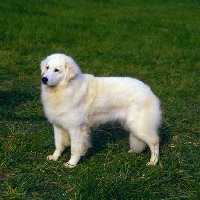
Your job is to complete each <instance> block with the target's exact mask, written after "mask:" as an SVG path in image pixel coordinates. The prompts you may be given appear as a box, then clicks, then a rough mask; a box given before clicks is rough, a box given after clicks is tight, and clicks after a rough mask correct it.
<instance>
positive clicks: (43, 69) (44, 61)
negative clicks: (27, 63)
mask: <svg viewBox="0 0 200 200" xmlns="http://www.w3.org/2000/svg"><path fill="white" fill-rule="evenodd" d="M45 65H46V58H45V59H44V60H42V61H41V63H40V69H41V76H43V75H44V72H45V67H46V66H45Z"/></svg>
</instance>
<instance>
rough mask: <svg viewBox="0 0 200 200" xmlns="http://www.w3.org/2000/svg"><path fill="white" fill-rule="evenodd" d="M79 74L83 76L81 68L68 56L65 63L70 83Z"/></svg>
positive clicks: (66, 76)
mask: <svg viewBox="0 0 200 200" xmlns="http://www.w3.org/2000/svg"><path fill="white" fill-rule="evenodd" d="M78 74H81V70H80V68H79V66H78V65H77V64H76V63H75V62H74V60H73V59H72V58H70V57H68V56H66V63H65V78H66V80H67V81H68V82H69V81H71V80H73V79H74V78H75V77H76V76H77V75H78Z"/></svg>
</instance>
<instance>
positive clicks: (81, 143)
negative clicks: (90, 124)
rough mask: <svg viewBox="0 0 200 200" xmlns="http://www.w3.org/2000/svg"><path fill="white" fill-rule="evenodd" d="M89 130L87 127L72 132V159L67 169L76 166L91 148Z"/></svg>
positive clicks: (67, 164) (66, 165)
mask: <svg viewBox="0 0 200 200" xmlns="http://www.w3.org/2000/svg"><path fill="white" fill-rule="evenodd" d="M89 132H90V131H89V129H88V128H86V127H84V128H83V127H81V128H76V129H73V130H70V136H71V158H70V160H69V161H68V162H67V163H66V164H65V167H68V168H73V167H75V166H76V164H77V163H78V161H79V160H80V158H81V156H84V155H85V153H86V152H87V150H88V148H89V147H91V144H90V135H89Z"/></svg>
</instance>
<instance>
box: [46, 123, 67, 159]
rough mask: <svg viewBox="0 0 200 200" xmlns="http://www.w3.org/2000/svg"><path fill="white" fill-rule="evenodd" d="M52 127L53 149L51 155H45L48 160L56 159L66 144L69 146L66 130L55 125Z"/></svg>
mask: <svg viewBox="0 0 200 200" xmlns="http://www.w3.org/2000/svg"><path fill="white" fill-rule="evenodd" d="M53 127H54V138H55V147H56V149H55V151H54V153H53V155H50V156H47V159H49V160H55V161H56V160H58V158H59V157H60V156H61V154H62V152H63V150H64V148H65V147H66V146H70V136H69V134H68V132H67V131H66V130H64V129H62V128H60V127H58V126H56V125H54V126H53Z"/></svg>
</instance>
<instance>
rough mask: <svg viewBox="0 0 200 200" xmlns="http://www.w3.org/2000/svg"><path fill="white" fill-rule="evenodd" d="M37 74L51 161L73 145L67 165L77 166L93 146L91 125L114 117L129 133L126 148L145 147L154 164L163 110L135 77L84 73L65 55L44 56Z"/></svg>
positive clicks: (150, 162) (137, 151)
mask: <svg viewBox="0 0 200 200" xmlns="http://www.w3.org/2000/svg"><path fill="white" fill-rule="evenodd" d="M41 73H42V79H41V80H42V84H41V91H42V94H41V98H42V103H43V106H44V112H45V115H46V117H47V119H48V120H49V122H50V123H52V124H53V127H54V135H55V147H56V149H55V151H54V153H53V155H50V156H48V157H47V158H48V159H49V160H57V159H58V158H59V156H60V155H61V154H62V152H63V150H64V148H65V147H67V146H71V158H70V160H69V161H68V162H67V163H66V164H65V166H66V167H69V168H72V167H74V166H76V165H77V163H78V161H79V160H80V158H81V156H84V155H85V153H86V152H87V149H88V148H89V147H91V144H90V127H91V126H97V125H99V124H104V123H106V122H108V121H116V120H117V121H118V122H119V123H120V124H121V125H123V126H124V128H125V129H126V130H128V131H129V132H130V136H129V140H130V151H129V152H136V153H140V152H142V151H143V150H144V149H145V147H146V145H148V146H149V148H150V150H151V158H150V161H149V162H148V163H147V165H155V164H156V163H157V162H158V156H159V137H158V133H157V130H158V127H159V125H160V123H161V110H160V102H159V100H158V98H157V97H156V96H155V95H154V94H153V92H152V91H151V89H150V88H149V86H147V85H145V84H144V83H143V82H141V81H139V80H137V79H134V78H122V77H107V78H106V77H94V76H93V75H89V74H83V73H81V70H80V68H79V67H78V65H77V64H76V63H75V62H74V60H73V59H72V58H71V57H69V56H66V55H64V54H52V55H50V56H48V57H47V58H46V59H44V60H43V61H42V62H41Z"/></svg>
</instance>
